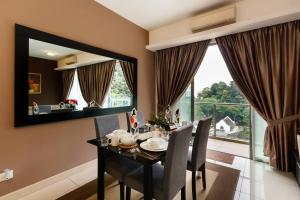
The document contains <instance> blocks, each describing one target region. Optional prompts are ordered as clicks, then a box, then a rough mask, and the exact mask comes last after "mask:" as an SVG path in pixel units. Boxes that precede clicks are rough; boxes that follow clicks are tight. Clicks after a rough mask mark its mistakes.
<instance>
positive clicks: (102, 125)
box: [94, 115, 120, 138]
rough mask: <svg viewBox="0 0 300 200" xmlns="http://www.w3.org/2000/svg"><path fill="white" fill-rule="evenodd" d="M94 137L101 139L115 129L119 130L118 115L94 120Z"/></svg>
mask: <svg viewBox="0 0 300 200" xmlns="http://www.w3.org/2000/svg"><path fill="white" fill-rule="evenodd" d="M94 122H95V128H96V136H97V138H99V137H103V136H105V135H107V134H109V133H111V132H113V131H114V130H116V129H120V122H119V116H118V115H104V116H99V117H95V118H94Z"/></svg>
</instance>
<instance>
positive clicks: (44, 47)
mask: <svg viewBox="0 0 300 200" xmlns="http://www.w3.org/2000/svg"><path fill="white" fill-rule="evenodd" d="M79 53H82V51H79V50H76V49H71V48H67V47H63V46H58V45H55V44H50V43H47V42H42V41H38V40H34V39H29V56H31V57H36V58H43V59H47V60H56V61H57V60H59V59H61V58H63V57H66V56H68V55H72V54H79ZM49 54H50V55H49Z"/></svg>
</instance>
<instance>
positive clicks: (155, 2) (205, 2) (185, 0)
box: [95, 0, 233, 31]
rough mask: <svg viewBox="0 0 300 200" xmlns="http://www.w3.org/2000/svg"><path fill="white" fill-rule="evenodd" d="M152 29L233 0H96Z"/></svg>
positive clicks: (137, 23)
mask: <svg viewBox="0 0 300 200" xmlns="http://www.w3.org/2000/svg"><path fill="white" fill-rule="evenodd" d="M95 1H96V2H98V3H100V4H102V5H103V6H105V7H107V8H108V9H110V10H112V11H114V12H115V13H117V14H119V15H120V16H122V17H124V18H126V19H127V20H129V21H131V22H133V23H135V24H136V25H138V26H140V27H142V28H144V29H146V30H148V31H150V30H153V29H155V28H158V27H160V26H163V25H166V24H169V23H172V22H175V21H178V20H181V19H184V18H186V17H190V16H192V15H195V14H198V13H200V12H201V11H204V10H208V9H211V8H214V7H216V6H220V5H223V4H226V3H230V2H232V1H233V0H95Z"/></svg>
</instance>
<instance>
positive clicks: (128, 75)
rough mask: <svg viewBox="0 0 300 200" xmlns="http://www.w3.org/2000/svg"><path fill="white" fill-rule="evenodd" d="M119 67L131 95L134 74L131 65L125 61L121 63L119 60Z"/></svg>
mask: <svg viewBox="0 0 300 200" xmlns="http://www.w3.org/2000/svg"><path fill="white" fill-rule="evenodd" d="M120 65H121V68H122V71H123V74H124V77H125V80H126V83H127V85H128V88H129V90H130V91H131V93H133V84H134V83H133V75H134V74H133V73H134V69H133V64H132V63H130V62H126V61H122V60H120Z"/></svg>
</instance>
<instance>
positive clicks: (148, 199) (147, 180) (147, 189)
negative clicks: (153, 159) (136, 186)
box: [144, 165, 152, 200]
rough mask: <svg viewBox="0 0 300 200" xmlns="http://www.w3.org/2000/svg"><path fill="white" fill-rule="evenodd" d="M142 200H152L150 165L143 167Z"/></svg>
mask: <svg viewBox="0 0 300 200" xmlns="http://www.w3.org/2000/svg"><path fill="white" fill-rule="evenodd" d="M144 200H152V165H144Z"/></svg>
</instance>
